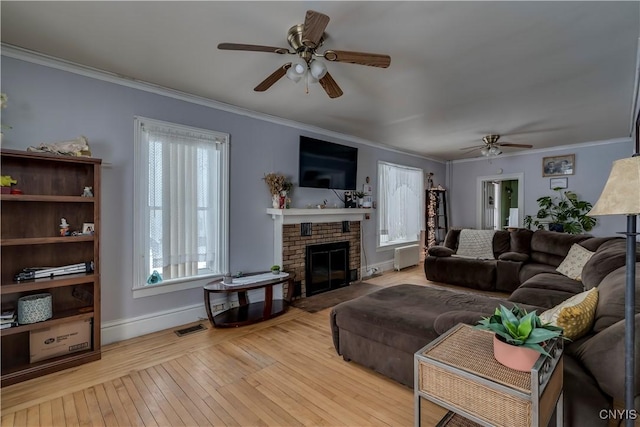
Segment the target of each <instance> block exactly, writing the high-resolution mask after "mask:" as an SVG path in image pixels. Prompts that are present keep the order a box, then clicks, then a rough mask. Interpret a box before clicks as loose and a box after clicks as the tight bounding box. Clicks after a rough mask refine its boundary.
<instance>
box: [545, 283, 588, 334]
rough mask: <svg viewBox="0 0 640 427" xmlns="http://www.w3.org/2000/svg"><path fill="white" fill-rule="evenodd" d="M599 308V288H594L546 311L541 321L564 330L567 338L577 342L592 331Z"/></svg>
mask: <svg viewBox="0 0 640 427" xmlns="http://www.w3.org/2000/svg"><path fill="white" fill-rule="evenodd" d="M597 306H598V288H593V289H590V290H588V291H586V292H582V293H580V294H578V295H574V296H572V297H571V298H569V299H568V300H566V301H564V302H562V303H560V304H558V305H557V306H555V307H553V308H551V309H549V310H547V311H545V312H544V313H542V314H541V315H540V320H542V323H551V324H552V325H555V326H559V327H561V328H563V329H564V336H565V337H567V338H569V339H570V340H576V339H578V338H580V337H581V336H583V335H585V334H586V333H587V332H589V331H590V330H591V326H592V325H593V320H594V318H595V315H596V307H597Z"/></svg>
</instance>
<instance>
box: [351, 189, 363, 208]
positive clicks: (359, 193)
mask: <svg viewBox="0 0 640 427" xmlns="http://www.w3.org/2000/svg"><path fill="white" fill-rule="evenodd" d="M353 196H354V197H355V198H356V199H358V207H362V203H363V202H364V200H363V199H364V196H365V194H364V191H354V192H353Z"/></svg>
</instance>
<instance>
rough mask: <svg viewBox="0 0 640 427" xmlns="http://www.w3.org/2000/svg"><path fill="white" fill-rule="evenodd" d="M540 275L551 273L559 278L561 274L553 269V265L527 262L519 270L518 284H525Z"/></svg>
mask: <svg viewBox="0 0 640 427" xmlns="http://www.w3.org/2000/svg"><path fill="white" fill-rule="evenodd" d="M540 273H552V274H555V275H557V276H561V274H560V273H558V272H557V271H556V267H554V266H553V265H548V264H539V263H537V262H527V263H525V264H523V265H522V267H521V268H520V273H519V277H520V283H525V282H526V281H528V280H529V279H531V278H532V277H533V276H537V275H538V274H540Z"/></svg>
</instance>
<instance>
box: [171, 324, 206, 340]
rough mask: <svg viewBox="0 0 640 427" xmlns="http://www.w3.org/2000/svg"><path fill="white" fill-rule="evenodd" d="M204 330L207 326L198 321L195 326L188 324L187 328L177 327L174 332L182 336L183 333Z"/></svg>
mask: <svg viewBox="0 0 640 427" xmlns="http://www.w3.org/2000/svg"><path fill="white" fill-rule="evenodd" d="M206 330H207V328H206V327H205V326H203V325H202V323H200V324H197V325H195V326H190V327H188V328H184V329H178V330H177V331H174V332H175V333H176V335H177V336H179V337H183V336H185V335H188V334H192V333H194V332H199V331H206Z"/></svg>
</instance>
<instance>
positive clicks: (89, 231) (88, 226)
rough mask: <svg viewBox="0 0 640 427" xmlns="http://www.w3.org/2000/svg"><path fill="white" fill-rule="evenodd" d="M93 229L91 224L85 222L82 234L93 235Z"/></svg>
mask: <svg viewBox="0 0 640 427" xmlns="http://www.w3.org/2000/svg"><path fill="white" fill-rule="evenodd" d="M94 231H95V227H94V225H93V223H92V222H85V223H83V224H82V234H93V233H94Z"/></svg>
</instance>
